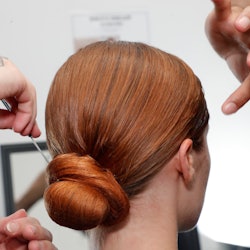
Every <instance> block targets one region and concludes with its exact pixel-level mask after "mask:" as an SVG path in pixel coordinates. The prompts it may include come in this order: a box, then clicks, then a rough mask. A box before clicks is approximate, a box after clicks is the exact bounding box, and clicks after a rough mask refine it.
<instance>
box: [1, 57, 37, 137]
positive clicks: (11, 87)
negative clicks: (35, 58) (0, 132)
mask: <svg viewBox="0 0 250 250" xmlns="http://www.w3.org/2000/svg"><path fill="white" fill-rule="evenodd" d="M0 89H1V91H0V99H6V100H7V101H8V102H9V104H10V105H11V106H12V112H9V111H6V110H5V109H1V110H0V129H13V130H14V131H15V132H17V133H20V134H21V135H24V136H26V135H32V136H33V137H38V136H40V134H41V132H40V129H39V127H38V125H37V123H36V114H37V110H36V109H37V107H36V90H35V87H34V86H33V85H32V84H31V83H30V82H29V81H28V80H27V79H26V78H25V76H24V75H23V74H22V73H21V72H20V71H19V70H18V69H17V67H16V66H15V65H14V64H13V63H12V62H11V61H10V60H7V59H5V58H0Z"/></svg>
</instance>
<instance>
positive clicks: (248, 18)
mask: <svg viewBox="0 0 250 250" xmlns="http://www.w3.org/2000/svg"><path fill="white" fill-rule="evenodd" d="M235 28H236V29H237V30H238V31H240V32H247V31H249V29H250V6H247V7H246V8H244V9H243V10H242V12H241V14H240V15H239V16H238V18H237V19H236V21H235Z"/></svg>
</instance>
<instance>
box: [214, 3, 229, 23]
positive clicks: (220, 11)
mask: <svg viewBox="0 0 250 250" xmlns="http://www.w3.org/2000/svg"><path fill="white" fill-rule="evenodd" d="M212 2H213V3H214V11H215V16H216V19H217V20H218V21H223V20H225V19H226V18H228V17H229V16H230V14H231V0H212Z"/></svg>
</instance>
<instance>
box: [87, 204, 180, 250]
mask: <svg viewBox="0 0 250 250" xmlns="http://www.w3.org/2000/svg"><path fill="white" fill-rule="evenodd" d="M151 205H152V204H151ZM151 205H150V206H147V207H144V205H142V206H140V204H139V205H138V204H136V205H135V204H132V206H131V209H130V214H129V216H128V217H127V219H126V220H125V221H124V222H122V223H121V224H119V225H116V226H113V227H112V228H109V229H105V231H103V232H102V233H101V234H99V235H98V230H97V231H96V232H95V234H96V235H95V236H96V237H98V238H99V239H97V238H96V237H95V239H94V241H95V242H101V246H100V247H97V248H93V249H95V250H152V249H154V250H175V249H176V250H177V249H178V246H177V231H178V230H177V225H176V224H177V223H176V219H175V218H176V215H175V214H173V213H171V212H170V211H169V210H168V209H167V208H166V207H165V208H164V209H162V208H161V207H157V206H153V207H152V206H151ZM149 207H150V208H149ZM100 232H101V229H100V231H99V233H100ZM91 250H92V249H91Z"/></svg>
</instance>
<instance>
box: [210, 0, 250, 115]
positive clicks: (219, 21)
mask: <svg viewBox="0 0 250 250" xmlns="http://www.w3.org/2000/svg"><path fill="white" fill-rule="evenodd" d="M212 1H213V3H214V7H215V8H214V10H213V11H212V12H211V13H210V14H209V15H208V17H207V19H206V25H205V30H206V34H207V37H208V39H209V41H210V43H211V45H212V46H213V48H214V49H215V51H216V52H217V53H218V54H219V55H220V56H221V57H222V58H224V59H225V60H226V62H227V64H228V66H229V68H230V70H231V71H232V72H233V74H234V75H235V76H236V77H237V79H238V80H239V81H240V82H241V83H242V84H241V86H240V87H238V88H237V89H236V90H235V91H234V92H233V93H232V94H231V95H230V96H229V97H228V98H227V100H226V101H225V102H224V104H223V105H222V111H223V112H224V113H225V114H232V113H234V112H236V111H238V110H239V109H240V108H241V107H242V106H243V105H244V104H245V103H246V102H247V101H249V99H250V52H249V49H250V0H232V1H230V0H212Z"/></svg>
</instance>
